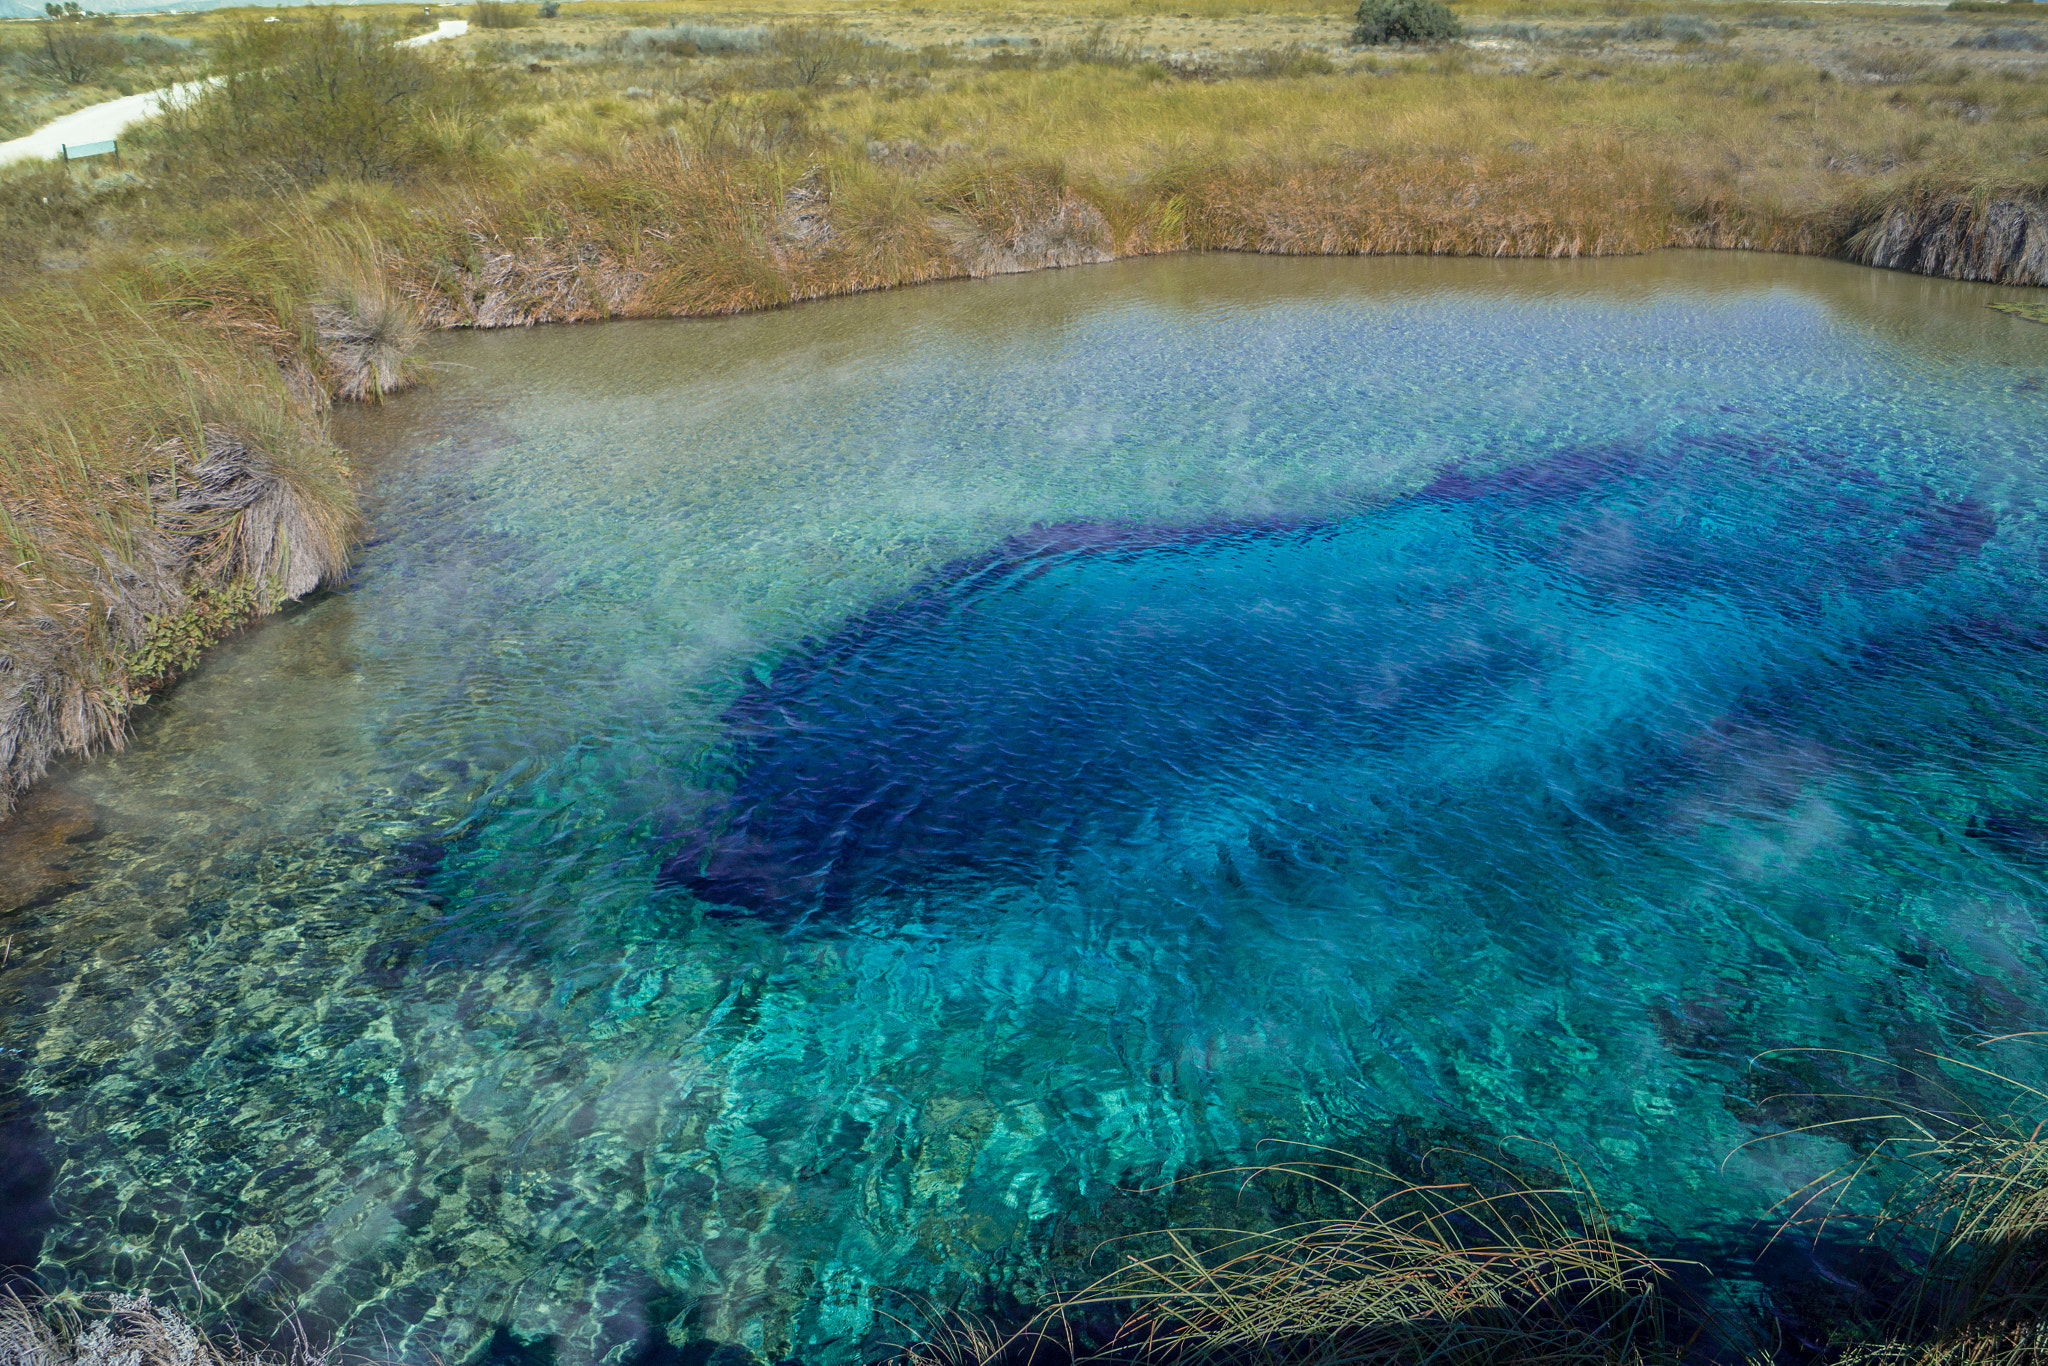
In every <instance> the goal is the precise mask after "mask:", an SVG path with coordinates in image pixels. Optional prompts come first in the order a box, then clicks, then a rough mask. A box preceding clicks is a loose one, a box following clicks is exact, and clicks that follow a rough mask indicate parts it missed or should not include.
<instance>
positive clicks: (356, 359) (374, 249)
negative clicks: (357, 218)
mask: <svg viewBox="0 0 2048 1366" xmlns="http://www.w3.org/2000/svg"><path fill="white" fill-rule="evenodd" d="M328 240H329V241H330V242H331V243H333V246H332V247H331V249H330V250H328V251H327V252H326V253H324V255H325V256H326V260H325V261H324V262H323V263H322V264H321V266H320V267H319V274H320V275H321V276H322V277H323V278H322V283H321V287H320V289H319V292H318V293H317V294H316V296H315V297H314V299H313V302H312V305H311V318H312V323H313V333H314V336H315V338H316V349H317V351H318V353H319V357H320V362H321V371H322V379H323V380H324V381H325V385H326V389H327V392H329V393H331V394H333V395H334V397H336V398H340V399H348V400H352V401H356V402H362V401H366V400H370V401H374V400H377V399H381V398H383V397H384V395H386V394H393V393H397V392H398V391H399V390H401V389H408V388H411V387H412V386H413V385H414V384H416V383H418V382H419V375H418V371H417V369H416V368H415V363H414V360H413V353H414V352H416V351H417V350H418V349H419V345H420V340H421V338H423V337H424V336H425V335H426V320H425V319H424V318H423V317H422V316H421V314H420V309H419V305H418V304H416V303H414V302H413V301H412V300H411V299H410V298H407V297H406V296H405V295H404V294H403V293H401V292H400V291H399V289H398V288H397V286H396V285H394V284H393V283H392V281H391V277H390V273H389V271H388V269H387V266H386V262H385V260H384V253H383V252H382V251H381V250H380V249H379V248H378V245H377V244H376V242H375V241H373V240H371V239H370V238H369V237H368V236H367V235H366V234H363V233H361V232H357V233H356V234H354V235H353V236H352V237H342V236H339V235H335V234H332V233H330V234H329V237H328Z"/></svg>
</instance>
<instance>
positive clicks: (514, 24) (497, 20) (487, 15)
mask: <svg viewBox="0 0 2048 1366" xmlns="http://www.w3.org/2000/svg"><path fill="white" fill-rule="evenodd" d="M526 20H527V16H526V11H525V9H524V8H522V7H521V6H518V5H514V4H512V3H510V0H476V4H475V5H474V6H472V7H471V8H470V11H469V22H470V23H472V24H474V25H475V26H476V27H478V28H524V27H525V26H526Z"/></svg>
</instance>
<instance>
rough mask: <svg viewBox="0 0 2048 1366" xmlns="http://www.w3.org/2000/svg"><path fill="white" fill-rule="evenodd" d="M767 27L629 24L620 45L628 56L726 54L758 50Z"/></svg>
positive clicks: (764, 37)
mask: <svg viewBox="0 0 2048 1366" xmlns="http://www.w3.org/2000/svg"><path fill="white" fill-rule="evenodd" d="M767 41H768V30H766V29H764V28H759V27H738V26H733V25H727V24H670V25H668V26H666V27H664V28H629V29H627V30H626V32H625V35H624V37H623V40H622V42H621V45H620V51H621V52H622V53H624V54H626V55H628V56H637V57H645V56H648V55H650V54H655V53H659V54H660V55H662V56H665V57H698V56H705V57H710V56H728V55H732V54H736V53H751V52H759V51H760V50H761V48H762V47H763V45H764V44H766V42H767Z"/></svg>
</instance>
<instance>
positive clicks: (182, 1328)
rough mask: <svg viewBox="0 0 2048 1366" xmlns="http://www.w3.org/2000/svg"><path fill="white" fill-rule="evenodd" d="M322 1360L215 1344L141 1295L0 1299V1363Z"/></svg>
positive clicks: (296, 1363)
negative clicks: (59, 1298) (284, 1356)
mask: <svg viewBox="0 0 2048 1366" xmlns="http://www.w3.org/2000/svg"><path fill="white" fill-rule="evenodd" d="M323 1359H324V1358H323V1356H322V1355H321V1354H319V1353H315V1352H311V1351H308V1350H305V1349H303V1348H302V1349H301V1350H299V1351H298V1352H295V1353H294V1354H293V1356H292V1358H291V1359H290V1361H289V1363H288V1362H287V1359H286V1358H283V1357H281V1356H279V1355H278V1354H276V1353H272V1352H263V1351H257V1350H254V1349H251V1348H249V1347H247V1346H246V1345H244V1344H242V1343H240V1342H225V1343H223V1342H219V1341H216V1340H215V1339H213V1338H210V1337H208V1336H207V1335H206V1334H205V1333H202V1332H201V1331H200V1330H199V1329H198V1328H196V1327H194V1326H193V1325H192V1323H191V1322H190V1321H189V1320H187V1319H186V1318H185V1316H184V1315H183V1314H181V1313H179V1312H178V1310H177V1309H176V1308H175V1307H173V1306H171V1305H164V1304H156V1303H154V1302H152V1301H151V1300H150V1298H149V1296H148V1295H147V1294H146V1293H145V1294H141V1295H118V1294H117V1295H109V1296H105V1297H103V1298H93V1299H87V1300H79V1299H65V1300H58V1299H44V1300H40V1301H37V1302H34V1303H31V1302H30V1301H28V1300H25V1299H23V1298H22V1297H21V1295H19V1294H18V1293H13V1292H10V1293H8V1294H7V1295H5V1296H0V1366H315V1364H316V1363H317V1362H320V1361H321V1360H323Z"/></svg>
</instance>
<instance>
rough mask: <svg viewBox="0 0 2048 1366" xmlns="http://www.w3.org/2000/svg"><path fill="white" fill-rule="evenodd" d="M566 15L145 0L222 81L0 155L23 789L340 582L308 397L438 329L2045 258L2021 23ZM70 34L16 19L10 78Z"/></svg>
mask: <svg viewBox="0 0 2048 1366" xmlns="http://www.w3.org/2000/svg"><path fill="white" fill-rule="evenodd" d="M576 8H577V10H578V13H577V14H576V16H574V17H573V18H572V19H567V20H561V19H542V18H540V17H538V13H537V11H534V10H532V9H530V8H528V7H526V6H508V7H505V8H504V9H502V10H499V11H494V12H493V17H492V19H491V21H490V25H491V26H485V24H484V23H483V22H482V12H481V11H479V24H478V27H477V28H476V30H475V31H474V32H473V33H472V34H471V35H469V36H468V37H467V38H464V39H462V40H459V41H458V42H457V43H455V44H452V45H449V46H448V48H447V49H446V50H443V49H438V48H437V49H421V50H411V51H408V52H400V51H399V50H396V49H391V48H389V47H388V46H387V42H388V39H389V38H390V37H391V36H393V35H395V34H396V33H398V32H401V31H402V29H401V28H399V27H397V24H399V23H411V24H413V25H414V26H415V27H417V26H419V25H423V24H427V23H430V22H432V18H431V16H425V15H422V14H419V13H418V12H416V11H409V10H405V9H392V8H387V9H384V10H379V11H375V12H374V13H371V17H379V16H382V17H384V18H387V19H389V20H391V21H392V22H393V26H392V27H390V28H388V29H386V30H382V31H377V32H371V31H369V30H362V29H358V28H356V27H354V26H353V25H352V22H351V21H349V20H347V19H345V18H344V17H341V16H338V15H336V14H335V13H332V12H318V11H286V12H284V14H283V16H282V17H281V19H280V21H279V22H276V23H269V24H265V23H262V22H260V19H261V16H258V15H253V14H242V15H236V14H226V15H206V16H189V17H185V18H179V19H163V20H153V21H150V22H151V23H152V24H153V25H156V27H155V28H154V29H152V30H150V31H149V32H145V33H143V34H142V36H145V37H151V40H152V42H155V43H158V44H160V45H161V46H164V47H166V48H168V49H170V50H175V51H176V52H178V53H180V54H186V55H188V56H189V58H190V61H191V62H192V63H199V62H202V61H203V62H206V63H210V67H209V69H211V70H213V71H214V72H216V73H217V74H221V75H223V76H224V77H225V78H226V80H225V84H223V85H222V86H220V87H219V88H218V89H216V90H215V91H214V92H213V93H212V94H211V95H209V96H208V97H207V98H206V100H205V101H204V102H203V103H202V104H200V105H199V106H197V107H195V108H193V109H191V110H188V111H186V112H185V113H183V114H180V115H178V116H175V117H173V118H170V119H167V120H166V121H165V122H164V123H163V125H161V126H159V127H157V128H155V129H153V130H150V131H147V132H144V133H142V134H141V135H139V136H137V137H134V138H131V139H130V140H129V142H128V146H127V152H126V154H125V156H124V160H123V163H122V164H121V165H119V166H112V165H107V164H104V163H89V164H88V165H87V166H86V167H82V168H75V169H70V170H66V169H63V168H52V167H46V166H30V167H23V168H15V169H13V170H10V171H8V172H6V173H4V174H0V290H4V295H0V338H4V339H5V341H4V345H0V404H4V405H5V409H6V416H7V419H8V421H7V423H6V427H7V435H6V436H5V437H4V438H0V528H4V530H5V534H6V536H7V538H8V541H9V555H8V559H7V564H6V566H4V567H0V612H4V615H0V660H4V667H0V811H4V809H5V806H6V804H7V803H8V802H9V801H10V800H11V798H12V796H13V794H14V793H15V792H17V791H18V790H19V789H20V788H21V786H22V785H23V784H25V783H26V782H27V781H29V780H30V779H32V778H33V776H34V775H35V774H36V773H37V772H38V771H39V770H40V769H41V767H42V766H43V764H44V763H46V762H47V761H48V760H49V759H50V758H51V757H52V756H54V755H57V754H60V753H65V752H77V751H80V750H84V749H90V748H92V747H93V746H95V745H98V744H104V743H112V742H115V741H117V740H118V737H119V735H120V732H121V724H122V722H121V718H122V716H123V715H124V714H125V712H126V711H127V709H128V708H129V706H130V705H132V703H133V702H134V701H135V700H136V699H137V698H138V697H139V696H142V695H144V694H146V693H147V692H148V691H149V690H150V689H151V688H153V687H156V686H160V685H161V684H162V683H163V682H164V681H165V680H167V679H168V678H170V677H171V676H173V675H174V674H175V673H176V672H177V671H178V670H179V669H180V668H183V667H186V666H188V665H189V664H190V662H191V661H192V660H193V659H194V658H196V656H197V653H198V651H199V650H200V649H201V648H203V646H204V645H205V644H206V643H207V642H209V641H211V640H213V639H216V638H218V636H219V635H221V634H222V633H223V632H225V631H226V630H229V629H232V628H233V627H234V626H235V625H237V624H239V623H240V622H243V621H246V620H248V619H250V618H251V617H253V616H256V615H260V614H261V613H262V612H264V611H267V610H269V609H270V608H272V607H274V606H275V605H276V604H278V603H280V602H283V601H285V600H288V599H290V598H292V597H295V596H298V595H300V594H302V593H303V592H305V591H307V590H309V589H310V588H311V587H312V586H314V585H316V584H317V583H319V582H321V581H323V580H325V579H328V578H331V577H332V576H333V575H335V574H337V573H339V572H341V570H342V568H343V567H344V566H345V564H346V561H347V557H348V547H349V543H350V536H351V535H352V528H353V520H354V512H353V501H352V495H351V493H350V491H349V475H348V471H347V467H346V462H345V460H344V459H343V458H342V456H341V455H340V454H339V453H337V452H335V451H334V450H333V449H332V447H331V446H330V445H329V443H328V442H327V441H326V438H325V432H324V417H323V413H324V410H325V407H326V404H327V403H328V402H330V401H331V400H333V399H334V398H337V397H340V398H347V399H361V398H373V397H374V396H375V395H376V394H377V393H379V392H382V391H385V390H388V389H391V388H395V387H398V386H401V385H402V384H404V383H405V382H407V380H408V378H409V376H408V375H407V374H406V373H405V371H404V367H403V363H402V355H403V353H404V351H405V350H406V349H407V347H408V346H409V344H410V339H412V338H413V337H414V336H416V335H417V332H418V329H419V328H420V327H421V326H442V327H450V326H481V327H495V326H508V325H525V324H531V323H538V322H558V321H577V320H588V319H598V318H609V317H645V316H673V315H684V314H710V313H727V312H735V311H740V310H747V309H756V308H763V307H773V306H776V305H780V304H785V303H789V302H793V301H798V300H805V299H816V298H823V297H828V296H831V295H835V294H844V293H850V292H855V291H860V290H869V289H878V288H888V287H892V286H896V285H903V284H911V283H916V282H919V281H925V280H933V279H940V278H947V277H957V276H974V275H987V274H994V273H1001V272H1007V271H1018V270H1031V269H1037V268H1041V267H1047V266H1060V265H1069V264H1076V263H1081V262H1091V261H1105V260H1111V259H1115V258H1117V257H1122V256H1130V255H1142V254H1148V253H1156V252H1173V251H1201V250H1233V251H1260V252H1305V253H1379V252H1436V253H1459V254H1481V255H1491V256H1581V255H1601V254H1611V253H1625V252H1639V251H1645V250H1651V249H1654V248H1657V247H1662V246H1668V245H1687V246H1713V247H1741V248H1756V249H1768V250H1786V251H1799V252H1810V253H1820V254H1828V255H1844V256H1849V257H1852V258H1856V259H1864V260H1871V261H1877V262H1880V263H1885V264H1897V265H1904V266H1908V267H1912V268H1920V269H1927V270H1932V271H1937V272H1939V273H1945V274H1952V275H1960V276H1964V277H1983V278H2001V279H2005V280H2008V281H2011V282H2023V283H2030V282H2035V281H2037V280H2040V279H2042V278H2048V277H2044V275H2043V271H2044V270H2048V257H2044V254H2043V251H2042V248H2041V245H2040V244H2041V243H2042V242H2044V241H2048V229H2044V226H2043V222H2042V219H2041V211H2040V210H2039V208H2038V207H2036V203H2037V201H2036V199H2035V191H2036V188H2037V186H2038V185H2039V184H2040V183H2041V180H2042V170H2041V162H2040V159H2041V157H2042V154H2043V152H2044V151H2048V84H2044V83H2043V80H2042V76H2041V67H2042V63H2043V62H2044V61H2048V57H2042V56H2038V55H2036V54H2037V53H2040V52H2044V51H2048V25H2038V21H2033V20H2030V19H2027V18H2025V17H2024V16H2020V17H2012V16H2008V15H2006V14H2003V13H1999V14H1993V15H1990V16H1988V17H1987V16H1986V15H1984V14H1980V13H1978V12H1975V11H1957V12H1955V13H1949V12H1946V11H1942V12H1928V13H1924V14H1922V13H1917V12H1916V13H1914V14H1913V15H1911V16H1909V17H1908V18H1902V17H1901V16H1900V15H1899V14H1898V13H1897V12H1896V11H1877V10H1873V11H1869V12H1865V11H1862V10H1859V9H1857V8H1856V7H1853V6H1841V7H1826V8H1825V10H1822V9H1821V8H1820V7H1801V6H1796V5H1752V6H1743V7H1740V8H1735V7H1724V8H1722V9H1717V10H1715V11H1713V17H1712V18H1702V17H1701V16H1700V15H1699V14H1696V13H1693V12H1690V11H1685V10H1681V9H1679V8H1676V7H1673V6H1669V5H1659V4H1657V3H1655V2H1654V0H1614V3H1611V4H1607V5H1604V6H1603V5H1592V6H1591V7H1590V8H1589V7H1588V5H1586V4H1573V3H1564V2H1563V0H1558V2H1557V3H1535V2H1534V0H1531V2H1530V3H1527V4H1524V5H1521V6H1518V8H1517V9H1516V11H1515V17H1513V18H1512V19H1509V18H1507V17H1504V16H1503V15H1498V14H1491V13H1489V12H1488V11H1486V10H1485V9H1484V8H1483V7H1478V6H1467V7H1466V8H1465V10H1464V11H1463V13H1464V18H1465V22H1466V26H1467V31H1468V34H1469V35H1470V41H1468V42H1466V43H1463V44H1457V45H1451V46H1447V47H1441V48H1435V49H1407V50H1403V49H1354V48H1350V47H1348V46H1347V45H1346V43H1345V41H1344V39H1345V37H1346V33H1347V28H1348V25H1347V22H1346V18H1345V16H1344V14H1343V13H1341V12H1339V11H1337V10H1333V9H1327V8H1317V7H1315V6H1312V5H1311V6H1308V7H1303V8H1290V7H1282V6H1280V5H1279V4H1277V3H1272V4H1266V3H1261V4H1247V5H1243V6H1218V5H1214V4H1211V5H1206V6H1202V7H1198V8H1199V13H1198V12H1196V10H1192V9H1191V10H1189V11H1187V12H1185V14H1183V13H1181V12H1179V11H1175V12H1173V13H1171V14H1169V13H1167V12H1166V11H1163V10H1158V9H1156V8H1155V7H1151V6H1145V5H1109V6H1107V7H1102V6H1091V5H1088V4H1084V3H1081V0H1071V2H1070V0H1042V3H1035V4H1030V5H1026V6H1023V7H1020V8H1018V9H1015V10H1005V11H1003V12H1002V13H1000V14H995V13H992V12H988V11H984V10H976V9H972V8H969V7H966V6H951V7H949V6H946V5H940V6H936V7H934V6H929V5H920V6H915V7H896V6H886V7H880V8H871V9H844V8H842V9H837V10H832V11H826V12H820V11H817V10H809V11H806V10H803V9H801V8H797V7H792V6H786V5H783V6H771V7H766V8H763V9H759V10H746V11H730V10H719V9H714V8H712V7H710V6H707V5H704V4H693V3H685V2H684V0H657V3H650V4H646V5H637V6H612V5H598V4H593V3H587V2H580V3H579V4H578V6H577V7H576ZM1809 11H1812V12H1814V13H1821V14H1823V15H1824V16H1825V19H1824V20H1823V19H1820V18H1815V17H1813V15H1812V13H1809ZM366 13H370V12H366ZM53 22H54V21H53ZM131 22H133V21H121V23H122V24H124V25H126V24H129V23H131ZM1823 23H1824V24H1825V25H1826V27H1823ZM1859 26H1860V27H1859ZM1901 26H1903V27H1901ZM2037 26H2038V27H2039V28H2040V29H2041V30H2042V31H2041V32H2040V33H2039V34H2038V35H2037V33H2036V27H2037ZM1900 32H1906V34H1907V38H1911V39H1912V41H1910V42H1908V41H1907V38H1902V37H1900V36H1899V33H1900ZM126 33H127V30H126V29H125V28H117V29H116V30H115V36H117V37H119V36H121V35H123V34H126ZM49 35H50V30H49V28H48V27H47V26H45V25H43V24H40V23H30V24H16V25H9V26H6V27H5V29H4V30H0V37H5V38H7V39H9V40H11V41H13V43H14V51H15V53H16V59H18V62H19V63H22V64H26V65H27V66H33V50H34V48H35V45H36V43H37V42H38V41H39V40H40V41H43V42H44V43H45V44H46V45H47V41H48V38H49ZM152 35H154V36H152ZM1816 35H1819V36H1816ZM2013 35H2017V36H2013ZM131 36H132V35H131ZM137 41H139V39H138V40H137ZM149 50H150V51H155V49H154V48H151V49H149ZM24 54H26V55H24ZM121 60H123V61H127V60H128V58H127V57H123V58H122V59H121ZM124 69H125V68H124ZM188 69H196V67H181V68H180V70H181V72H182V71H185V70H188ZM295 83H296V84H295ZM281 92H283V93H281Z"/></svg>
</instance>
